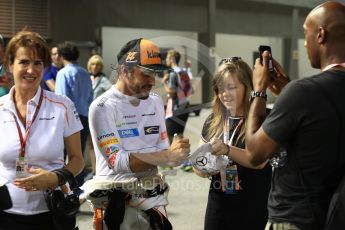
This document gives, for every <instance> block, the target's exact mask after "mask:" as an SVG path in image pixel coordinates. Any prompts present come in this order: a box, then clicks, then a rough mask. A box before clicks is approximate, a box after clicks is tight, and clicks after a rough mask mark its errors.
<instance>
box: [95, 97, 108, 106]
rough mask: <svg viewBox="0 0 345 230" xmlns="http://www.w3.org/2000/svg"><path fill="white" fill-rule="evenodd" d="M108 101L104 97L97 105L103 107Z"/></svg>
mask: <svg viewBox="0 0 345 230" xmlns="http://www.w3.org/2000/svg"><path fill="white" fill-rule="evenodd" d="M107 100H108V98H106V97H102V98H101V99H100V100H99V102H98V103H97V106H99V107H103V106H104V104H105V102H106V101H107Z"/></svg>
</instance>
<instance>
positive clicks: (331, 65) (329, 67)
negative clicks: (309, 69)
mask: <svg viewBox="0 0 345 230" xmlns="http://www.w3.org/2000/svg"><path fill="white" fill-rule="evenodd" d="M336 66H341V67H344V68H345V62H343V63H336V64H330V65H328V66H326V67H325V68H323V69H322V71H326V70H329V69H331V68H333V67H336Z"/></svg>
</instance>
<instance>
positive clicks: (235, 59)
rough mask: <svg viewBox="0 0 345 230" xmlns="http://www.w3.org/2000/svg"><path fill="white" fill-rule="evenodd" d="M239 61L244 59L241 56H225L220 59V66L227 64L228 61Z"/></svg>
mask: <svg viewBox="0 0 345 230" xmlns="http://www.w3.org/2000/svg"><path fill="white" fill-rule="evenodd" d="M238 61H242V58H241V57H229V58H223V59H222V60H220V62H219V64H218V66H220V65H223V64H226V63H235V62H238Z"/></svg>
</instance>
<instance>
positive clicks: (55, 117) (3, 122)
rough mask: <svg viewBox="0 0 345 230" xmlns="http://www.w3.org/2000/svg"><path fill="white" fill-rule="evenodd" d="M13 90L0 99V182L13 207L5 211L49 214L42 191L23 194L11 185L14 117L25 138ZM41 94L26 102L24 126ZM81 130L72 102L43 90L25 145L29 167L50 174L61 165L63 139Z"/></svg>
mask: <svg viewBox="0 0 345 230" xmlns="http://www.w3.org/2000/svg"><path fill="white" fill-rule="evenodd" d="M13 93H14V88H12V89H11V90H10V93H9V94H7V95H5V96H3V97H1V98H0V130H1V131H0V179H1V180H2V181H3V180H6V181H7V186H8V189H9V192H10V195H11V198H12V202H13V207H12V208H11V209H9V210H6V212H9V213H14V214H24V215H31V214H38V213H42V212H46V211H48V208H47V206H46V203H45V200H44V191H34V192H26V191H25V190H24V189H20V188H18V187H16V186H14V185H13V181H14V179H15V177H16V167H15V166H16V164H15V162H16V158H18V156H19V151H20V146H21V143H20V139H19V134H18V130H17V126H16V122H15V121H14V117H13V115H14V116H16V117H17V120H18V123H19V126H20V129H21V132H22V134H23V136H25V131H26V127H24V125H23V124H22V122H20V119H19V117H18V115H17V112H16V109H15V106H14V102H13ZM40 95H41V88H39V89H38V90H37V93H36V95H35V96H34V97H33V98H32V99H31V100H30V101H28V103H27V112H26V123H27V125H28V124H29V123H30V122H31V120H32V117H33V114H34V113H35V109H36V106H37V105H38V102H39V98H40ZM82 128H83V126H82V124H81V122H80V120H79V117H78V113H77V112H76V108H75V106H74V104H73V102H72V101H71V100H70V99H68V98H67V97H65V96H59V95H56V94H54V93H52V92H49V91H46V90H43V100H42V105H41V108H40V110H39V112H38V114H37V117H36V120H35V121H34V123H33V124H32V127H31V131H30V135H29V138H28V140H27V142H26V154H25V156H26V157H27V159H28V164H29V167H37V168H43V169H45V170H48V171H51V170H53V169H58V168H61V167H62V166H63V165H64V137H68V136H70V135H72V134H74V133H76V132H78V131H80V130H81V129H82Z"/></svg>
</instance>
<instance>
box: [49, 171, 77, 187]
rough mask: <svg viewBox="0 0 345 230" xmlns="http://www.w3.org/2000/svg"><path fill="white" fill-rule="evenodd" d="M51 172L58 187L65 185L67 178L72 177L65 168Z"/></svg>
mask: <svg viewBox="0 0 345 230" xmlns="http://www.w3.org/2000/svg"><path fill="white" fill-rule="evenodd" d="M52 172H54V173H55V174H56V175H57V177H58V185H59V186H62V185H64V184H66V182H67V177H74V176H73V174H72V173H71V172H70V171H68V169H66V168H61V169H55V170H53V171H52Z"/></svg>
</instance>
